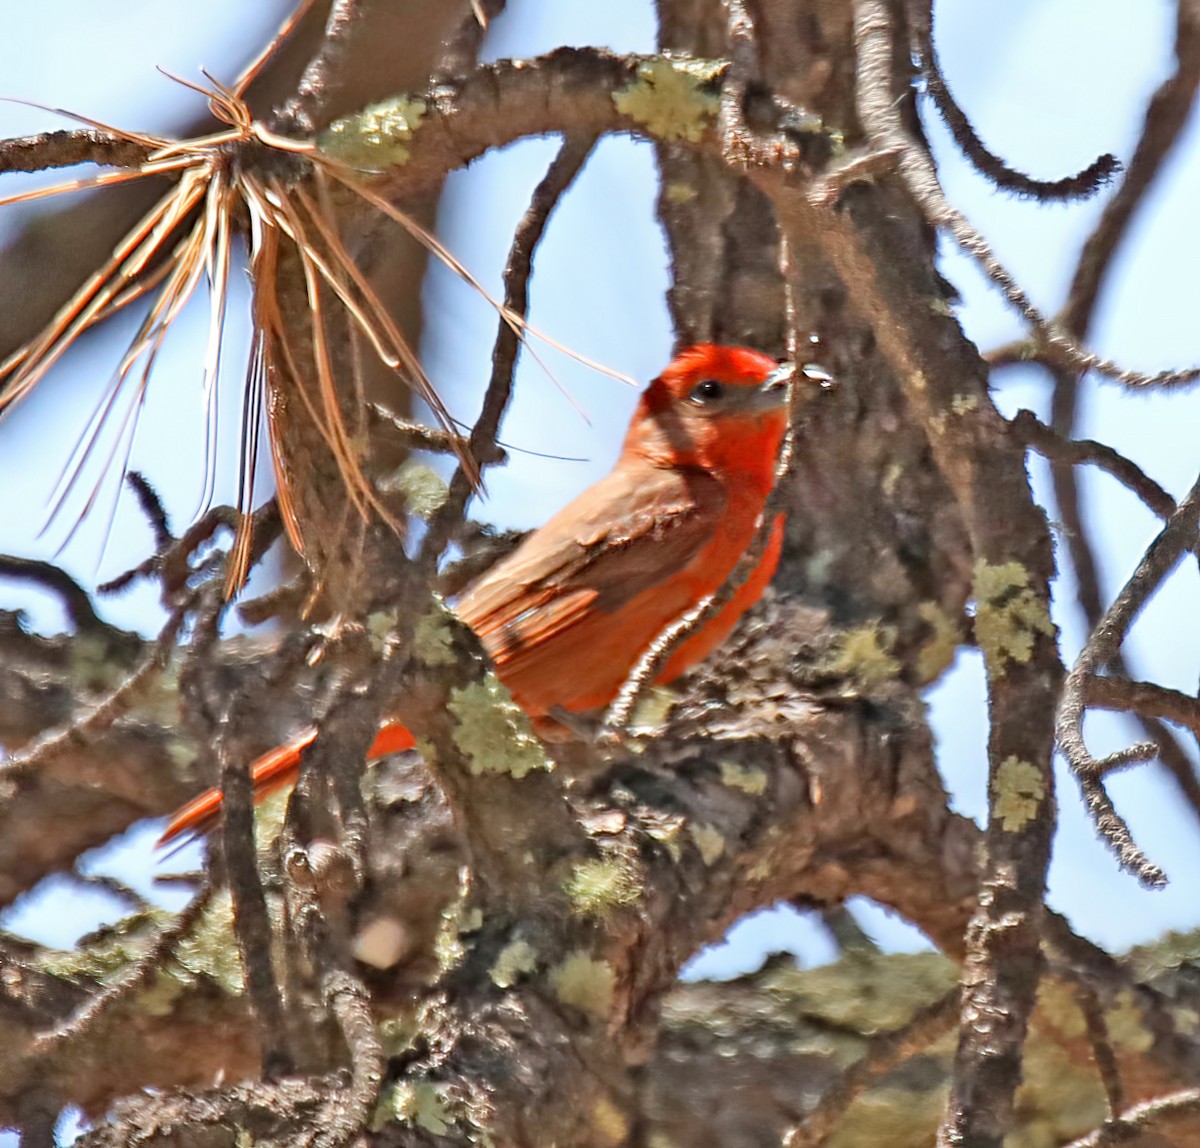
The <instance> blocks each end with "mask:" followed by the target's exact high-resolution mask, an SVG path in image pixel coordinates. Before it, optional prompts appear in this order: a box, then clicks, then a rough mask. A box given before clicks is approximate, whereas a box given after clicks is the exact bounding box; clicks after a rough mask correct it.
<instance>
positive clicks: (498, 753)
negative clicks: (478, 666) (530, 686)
mask: <svg viewBox="0 0 1200 1148" xmlns="http://www.w3.org/2000/svg"><path fill="white" fill-rule="evenodd" d="M448 708H449V710H450V712H451V713H452V714H453V715H454V717H455V718H457V719H458V724H457V725H456V726H455V728H454V735H453V736H454V744H455V745H457V746H458V748H459V749H460V750H462V752H463V753H464V754H465V755H466V756H467V759H468V762H469V767H470V770H471V772H472V773H473V774H475V775H476V776H478V775H480V774H483V773H507V774H511V775H512V776H513V777H515V778H518V779H519V778H522V777H524V776H525V775H526V774H527V773H531V772H532V771H533V770H535V769H550V768H551V766H550V760H549V758H547V756H546V751H545V749H544V748H543V746H542V743H541V741H540V740H539V739H538V737H537V735H536V734H535V733H534V732H533V729H532V727H531V726H530V724H529V718H528V717H526V715H525V712H524V710H522V709H521V707H520V706H519V705H517V703H516V702H514V701H513V700H512V695H511V694H510V693H509V692H508V690H506V689H505V688H504V686H503V685H501V684H500V679H499V678H497V677H496V675H495V674H494V673H492V672H491V671H489V672H488V673H487V674H486V675H485V676H484V678H483V680H482V681H479V682H472V683H471V684H470V685H468V686H464V687H463V688H462V689H458V690H454V691H453V692H452V693H451V694H450V703H449V707H448Z"/></svg>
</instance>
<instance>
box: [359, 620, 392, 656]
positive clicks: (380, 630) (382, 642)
mask: <svg viewBox="0 0 1200 1148" xmlns="http://www.w3.org/2000/svg"><path fill="white" fill-rule="evenodd" d="M398 621H399V619H398V617H397V616H396V611H395V610H376V611H375V613H373V614H368V615H367V621H366V630H367V640H368V641H369V642H370V643H371V649H372V650H374V651H375V653H377V654H382V653H383V652H384V648H385V647H386V646H387V643H388V639H389V638H390V637H391V636H392V633H393V632H394V631H395V629H396V625H397V623H398Z"/></svg>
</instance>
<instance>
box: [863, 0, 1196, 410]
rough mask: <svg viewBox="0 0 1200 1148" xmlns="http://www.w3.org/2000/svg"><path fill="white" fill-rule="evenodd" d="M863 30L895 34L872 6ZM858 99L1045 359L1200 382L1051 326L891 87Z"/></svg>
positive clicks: (874, 136)
mask: <svg viewBox="0 0 1200 1148" xmlns="http://www.w3.org/2000/svg"><path fill="white" fill-rule="evenodd" d="M862 7H863V6H862V5H861V4H860V8H862ZM860 25H861V27H862V28H863V30H864V32H865V33H867V34H870V33H872V32H879V31H881V30H886V31H887V33H888V34H889V35H890V34H891V20H890V17H889V16H888V15H887V14H886V13H884V12H883V10H882V9H880V8H879V7H878V6H877V5H871V7H870V9H869V13H868V16H867V17H866V18H864V19H863V20H861V21H860ZM878 63H879V64H880V65H881V66H886V67H888V68H890V56H889V57H888V58H886V59H884V58H882V57H881V59H880V60H879V61H878ZM857 95H858V103H859V108H858V110H859V116H860V118H861V119H862V122H863V125H864V127H865V128H866V129H867V132H868V135H869V137H870V140H871V142H872V144H873V145H874V146H875V147H876V148H877V149H879V150H882V151H886V152H892V151H894V152H895V153H896V156H897V161H896V162H897V171H898V172H899V174H900V177H901V179H902V180H903V182H904V185H905V186H906V187H907V188H908V191H909V194H910V195H911V196H912V197H913V199H914V200H916V202H917V205H918V206H919V207H920V208H921V212H922V214H923V215H924V216H925V218H926V220H927V221H928V222H929V224H930V225H931V226H933V227H937V228H940V229H941V230H943V231H945V232H946V233H947V234H949V235H950V236H951V237H952V238H953V239H954V241H955V242H956V243H957V244H958V245H959V247H961V248H962V250H963V251H964V252H966V254H967V255H969V256H971V258H973V259H974V260H975V261H976V262H977V263H978V264H979V266H980V267H981V268H982V270H983V272H984V274H985V275H986V276H987V277H988V278H989V279H990V280H991V281H992V282H993V283H994V284H995V285H996V286H997V287H998V288H999V289H1000V291H1001V293H1002V294H1003V295H1004V297H1005V298H1006V299H1007V300H1008V302H1009V303H1010V304H1011V305H1012V306H1013V307H1014V308H1015V309H1016V310H1017V311H1018V312H1019V313H1020V315H1021V316H1022V317H1023V318H1024V319H1025V321H1026V322H1027V323H1029V324H1030V326H1032V327H1033V328H1034V330H1035V332H1036V335H1037V339H1038V342H1039V343H1040V344H1041V345H1042V346H1043V348H1044V350H1045V353H1046V354H1047V356H1052V357H1054V358H1055V359H1057V360H1059V361H1061V362H1063V363H1065V364H1068V365H1070V366H1071V367H1072V368H1073V369H1075V370H1079V371H1096V372H1097V373H1098V374H1101V375H1104V376H1106V377H1107V378H1110V379H1112V380H1113V381H1115V382H1117V383H1120V384H1121V385H1122V386H1125V387H1129V388H1131V389H1138V390H1144V389H1168V388H1174V387H1182V386H1186V385H1190V384H1192V383H1195V382H1197V381H1200V368H1194V369H1189V370H1185V371H1161V372H1158V373H1156V374H1152V375H1148V374H1143V373H1142V372H1139V371H1128V370H1125V369H1123V368H1122V367H1120V366H1118V365H1117V364H1116V363H1114V362H1112V361H1110V360H1108V359H1103V358H1101V357H1100V356H1098V355H1094V354H1092V353H1091V352H1090V351H1087V350H1085V349H1084V348H1083V347H1081V346H1080V345H1079V343H1078V342H1077V341H1076V340H1075V339H1074V338H1073V337H1072V335H1071V334H1070V332H1069V331H1067V330H1066V329H1065V328H1064V327H1063V326H1062V325H1061V324H1059V323H1056V322H1052V321H1051V320H1050V319H1048V318H1047V317H1046V316H1044V315H1043V314H1042V313H1041V312H1040V311H1039V310H1038V309H1037V308H1036V307H1035V306H1034V305H1033V302H1032V300H1031V299H1030V298H1029V296H1028V295H1027V294H1026V292H1025V290H1024V289H1023V288H1022V287H1021V286H1020V284H1019V283H1018V282H1017V280H1016V279H1015V277H1014V276H1013V275H1012V273H1011V272H1009V271H1008V269H1007V268H1006V267H1005V266H1004V265H1003V264H1002V263H1001V262H1000V261H999V260H998V259H997V258H996V256H995V253H994V252H993V251H992V249H991V247H990V245H989V244H988V242H987V240H986V239H984V238H983V236H982V235H981V234H980V233H979V232H978V231H976V230H975V228H974V227H973V226H972V225H971V223H970V221H969V220H968V219H967V218H966V216H964V215H963V214H962V212H960V211H959V210H958V209H957V208H954V207H952V206H951V205H950V203H949V201H948V200H947V199H946V196H945V193H944V192H943V191H942V188H941V184H940V183H939V181H938V177H937V169H936V168H935V167H934V164H933V160H932V158H931V157H930V155H929V153H928V151H927V150H926V149H925V148H924V147H923V146H922V145H921V144H920V143H919V142H918V141H917V140H916V139H914V138H913V136H912V134H911V133H910V131H909V130H908V128H907V127H906V126H905V124H904V122H903V119H902V117H900V116H899V115H897V114H896V113H895V109H894V108H893V107H892V97H891V94H890V85H888V86H887V88H886V90H880V88H879V86H878V85H874V86H870V85H868V86H864V85H862V84H860V85H859V87H858V91H857Z"/></svg>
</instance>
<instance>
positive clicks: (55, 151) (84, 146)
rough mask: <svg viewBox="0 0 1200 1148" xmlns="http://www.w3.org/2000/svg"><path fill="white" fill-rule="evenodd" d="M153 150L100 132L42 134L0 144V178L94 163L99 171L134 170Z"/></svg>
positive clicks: (146, 145)
mask: <svg viewBox="0 0 1200 1148" xmlns="http://www.w3.org/2000/svg"><path fill="white" fill-rule="evenodd" d="M153 150H154V149H153V148H152V147H151V146H150V145H149V144H145V143H138V142H137V141H135V140H131V139H129V138H127V137H125V136H122V135H120V134H118V133H116V132H106V131H100V130H87V131H58V132H43V133H41V134H39V135H34V136H22V137H20V138H18V139H9V140H0V174H3V173H5V172H10V171H12V172H18V171H21V172H34V171H48V170H50V169H51V168H58V167H75V166H76V165H77V164H81V163H94V164H99V165H101V166H103V167H120V168H136V167H141V166H142V164H144V163H145V162H146V160H147V159H149V158H150V155H151V154H152V152H153Z"/></svg>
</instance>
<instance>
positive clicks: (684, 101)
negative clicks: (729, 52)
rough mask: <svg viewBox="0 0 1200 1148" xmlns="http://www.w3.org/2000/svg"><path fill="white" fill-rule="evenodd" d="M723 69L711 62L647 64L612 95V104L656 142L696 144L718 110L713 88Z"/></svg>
mask: <svg viewBox="0 0 1200 1148" xmlns="http://www.w3.org/2000/svg"><path fill="white" fill-rule="evenodd" d="M725 67H726V65H725V64H724V62H716V63H714V62H713V61H711V60H690V59H665V58H661V59H656V60H646V61H644V62H643V63H641V64H639V65H638V69H637V77H638V78H637V79H636V80H635V81H634V82H633V83H631V84H629V85H628V86H627V87H624V88H622V89H621V90H620V91H619V92H614V93H613V95H612V101H613V103H614V104H616V107H617V111H618V112H620V113H621V115H623V116H628V117H629V118H630V119H631V120H633V121H634V122H635V123H639V124H641V125H642V127H644V128H645V129H646V131H647V132H649V133H650V135H652V136H654V137H655V138H656V139H660V140H689V141H691V142H692V143H696V142H697V141H698V140H699V139H700V138H701V137H702V136H703V135H704V132H705V130H706V129H707V128H708V127H709V126H710V125H711V124H712V123H713V121H714V120H715V119H716V115H717V112H718V110H719V109H720V106H721V100H720V97H719V96H718V95H717V93H716V92H715V91H713V90H712V86H713V81H714V80H716V79H717V77H718V76H720V74H721V72H722V71H723V70H724V69H725Z"/></svg>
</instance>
